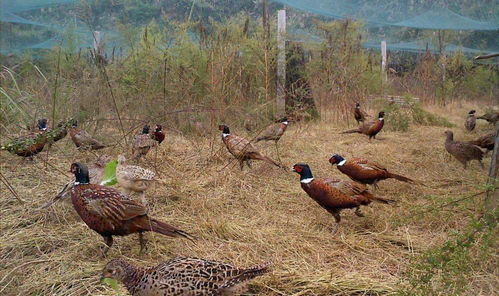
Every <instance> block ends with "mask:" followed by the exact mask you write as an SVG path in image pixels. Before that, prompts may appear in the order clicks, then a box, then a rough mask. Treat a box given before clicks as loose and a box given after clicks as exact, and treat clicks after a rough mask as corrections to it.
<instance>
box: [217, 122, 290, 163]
mask: <svg viewBox="0 0 499 296" xmlns="http://www.w3.org/2000/svg"><path fill="white" fill-rule="evenodd" d="M218 129H219V130H220V131H222V141H223V142H224V144H225V146H226V147H227V150H229V152H230V153H231V154H232V155H233V156H234V157H235V158H236V159H237V160H238V161H239V165H240V167H241V170H242V169H243V166H244V163H246V165H248V167H250V168H251V163H250V161H251V160H262V161H265V162H268V163H270V164H273V165H275V166H277V167H281V165H280V164H279V163H277V162H276V161H274V160H272V159H270V158H269V157H267V156H265V155H262V154H261V153H260V152H258V150H257V149H256V148H255V146H253V145H252V144H251V143H250V142H249V141H248V140H246V139H245V138H242V137H239V136H236V135H233V134H231V133H230V130H229V127H228V126H226V125H223V124H221V125H219V126H218Z"/></svg>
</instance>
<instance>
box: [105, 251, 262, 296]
mask: <svg viewBox="0 0 499 296" xmlns="http://www.w3.org/2000/svg"><path fill="white" fill-rule="evenodd" d="M269 265H270V264H268V263H266V264H262V265H257V266H254V267H250V268H237V267H234V266H232V265H229V264H225V263H220V262H215V261H208V260H205V259H198V258H186V257H177V258H174V259H171V260H168V261H166V262H163V263H161V264H159V265H157V266H154V267H147V268H143V267H136V266H133V265H132V264H130V263H128V262H127V261H125V260H123V259H114V260H111V261H110V262H109V263H107V264H106V267H104V270H103V271H102V277H103V278H112V279H116V280H118V281H120V282H122V283H123V284H124V286H125V287H126V288H127V290H128V292H130V294H131V295H133V296H139V295H140V296H148V295H151V296H152V295H154V296H172V295H192V296H194V295H239V294H240V293H243V292H244V290H245V284H246V283H247V282H248V281H249V280H251V279H253V278H255V277H257V276H260V275H262V274H264V273H266V272H269Z"/></svg>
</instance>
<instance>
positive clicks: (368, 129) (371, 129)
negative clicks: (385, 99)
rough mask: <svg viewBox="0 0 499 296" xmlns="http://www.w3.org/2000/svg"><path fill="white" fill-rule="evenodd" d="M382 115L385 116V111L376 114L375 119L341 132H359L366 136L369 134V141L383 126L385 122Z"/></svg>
mask: <svg viewBox="0 0 499 296" xmlns="http://www.w3.org/2000/svg"><path fill="white" fill-rule="evenodd" d="M384 117H385V112H383V111H381V112H379V114H378V119H377V120H374V121H370V122H364V123H363V124H362V125H361V126H359V127H358V128H356V129H352V130H347V131H344V132H342V134H353V133H359V134H364V135H366V136H369V141H371V138H375V139H376V135H377V134H378V133H379V132H380V131H381V129H382V128H383V125H384V124H385V121H384Z"/></svg>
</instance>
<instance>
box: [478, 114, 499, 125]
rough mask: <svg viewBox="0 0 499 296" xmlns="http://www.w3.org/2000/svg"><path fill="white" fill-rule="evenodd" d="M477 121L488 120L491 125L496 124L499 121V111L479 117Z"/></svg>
mask: <svg viewBox="0 0 499 296" xmlns="http://www.w3.org/2000/svg"><path fill="white" fill-rule="evenodd" d="M476 119H483V120H487V121H488V122H489V123H490V124H496V122H498V121H499V112H498V111H489V112H487V113H485V114H484V115H482V116H478V117H477V118H476Z"/></svg>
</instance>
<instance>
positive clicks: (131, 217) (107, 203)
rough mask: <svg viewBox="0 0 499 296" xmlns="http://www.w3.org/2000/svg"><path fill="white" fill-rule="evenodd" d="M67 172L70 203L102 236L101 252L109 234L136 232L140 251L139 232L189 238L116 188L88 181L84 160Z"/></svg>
mask: <svg viewBox="0 0 499 296" xmlns="http://www.w3.org/2000/svg"><path fill="white" fill-rule="evenodd" d="M71 172H72V173H74V175H75V183H74V186H73V188H72V189H71V201H72V203H73V206H74V208H75V210H76V212H77V213H78V215H79V216H80V217H81V219H82V220H83V222H85V224H87V226H88V227H90V229H92V230H94V231H95V232H97V233H99V234H100V235H101V236H102V237H103V238H104V241H105V242H106V245H107V247H106V249H105V252H104V254H106V253H107V251H108V250H109V248H110V247H111V246H112V244H113V235H119V236H124V235H129V234H132V233H138V234H139V242H140V251H141V252H142V251H143V250H144V247H145V241H144V237H143V232H146V231H153V232H157V233H160V234H163V235H167V236H171V237H179V236H180V237H185V238H188V239H192V236H190V235H189V234H188V233H187V232H185V231H182V230H180V229H178V228H175V227H173V226H171V225H169V224H166V223H164V222H161V221H158V220H156V219H153V218H151V217H149V216H148V215H147V209H146V208H145V207H144V206H143V205H141V204H139V203H137V202H135V201H133V200H132V199H130V198H129V197H128V196H126V195H124V194H122V193H121V192H119V191H118V190H116V189H114V188H111V187H106V186H101V185H96V184H90V178H89V174H88V169H87V167H86V166H85V165H84V164H82V163H78V162H76V163H73V164H72V165H71Z"/></svg>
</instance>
